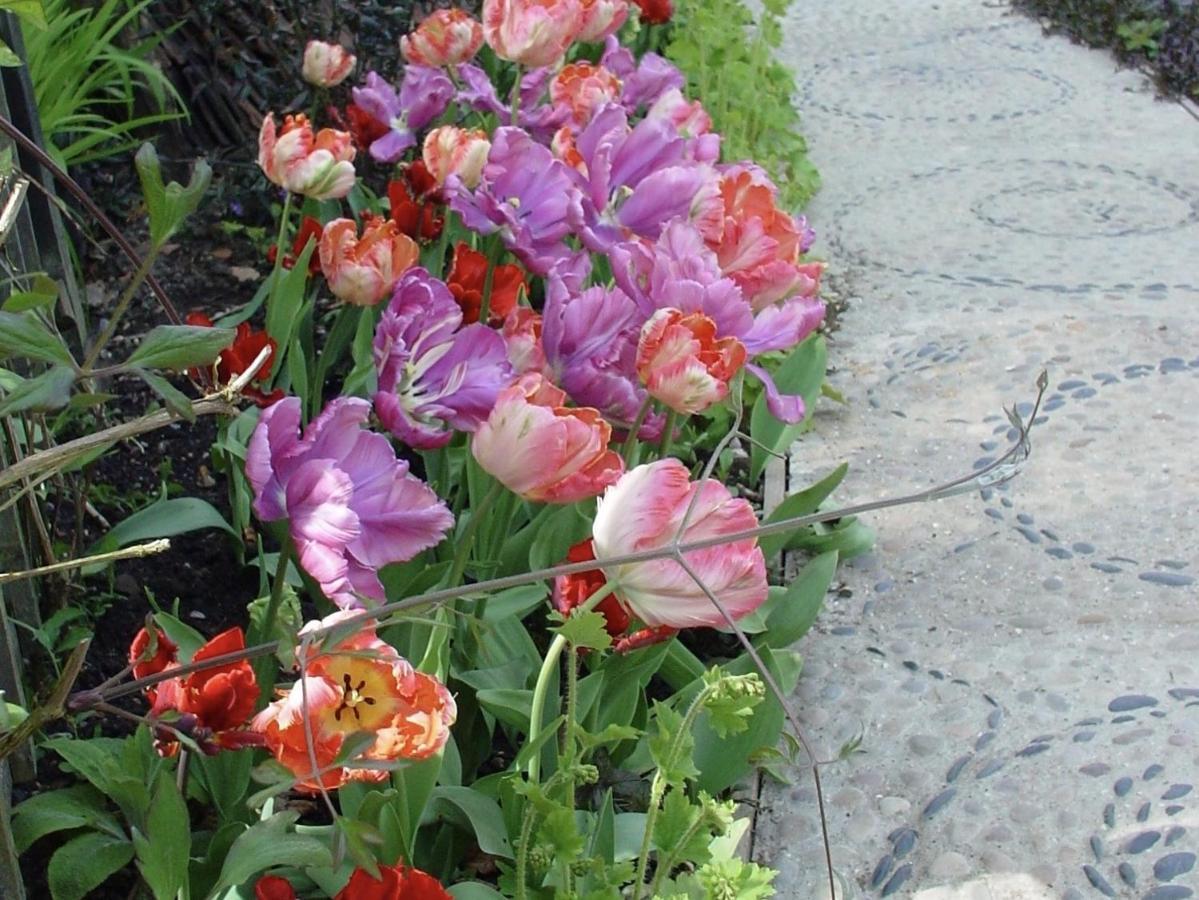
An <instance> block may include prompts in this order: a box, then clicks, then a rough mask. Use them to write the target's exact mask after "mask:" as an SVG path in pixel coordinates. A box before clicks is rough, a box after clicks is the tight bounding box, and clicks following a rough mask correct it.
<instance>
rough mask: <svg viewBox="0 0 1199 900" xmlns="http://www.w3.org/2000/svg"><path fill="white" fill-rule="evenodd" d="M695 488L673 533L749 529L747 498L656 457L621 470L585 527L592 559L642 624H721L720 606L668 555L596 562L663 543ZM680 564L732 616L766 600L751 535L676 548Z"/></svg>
mask: <svg viewBox="0 0 1199 900" xmlns="http://www.w3.org/2000/svg"><path fill="white" fill-rule="evenodd" d="M697 493H698V495H699V497H698V499H696V501H695V508H694V509H692V510H691V515H690V516H689V517H688V518H687V523H688V524H687V527H686V528H685V529H684V530H683V534H682V536H681V540H682V542H683V543H686V542H688V541H697V540H703V539H704V538H712V537H717V536H720V535H727V534H735V533H736V532H739V531H748V530H750V529H752V528H756V527H757V524H758V520H757V516H755V515H754V511H753V507H752V506H750V504H749V501H748V500H745V499H742V498H737V497H733V496H732V495H731V494H730V493H729V491H728V488H726V487H725V486H724V485H723V484H721V483H720V482H718V481H714V480H712V479H709V480H707V481H703V482H692V481H691V476H690V474H689V473H688V471H687V467H686V466H684V465H683V464H682V463H681V462H679V460H677V459H674V458H667V459H660V460H658V461H657V462H652V463H648V464H647V465H643V466H638V467H637V468H635V469H632V470H630V471H629V472H626V473H625V475H624V477H622V478H621V479H620V481H618V482H617V483H616V485H615V486H614V487H611V488H609V489H608V490H607V492H605V494H604V496H603V497H601V498H600V501H599V507H598V509H597V511H596V515H595V525H594V527H593V530H592V534H593V535H594V538H595V558H596V559H597V560H598V561H599V564H600V567H601V569H602V570H603V572H604V575H605V576H606V577H607V579H608V581H610V582H611V583H612V584H613V585H614V589H615V594H616V597H617V599H619V600H620V601H621V602H622V603H624V604H625V605H626V606H627V607H628V609H629V610H630V611H632V613H633V614H634V615H635V616H636V617H637V618H638V619H640V620H641V621H642V622H644V623H645V624H646V625H649V626H652V627H663V626H665V627H670V628H695V627H700V626H709V627H711V626H722V625H724V624H725V622H724V619H723V617H722V616H721V614H720V612H719V611H718V610H717V609H716V607H715V606H714V605H713V603H712V601H711V600H709V599H708V596H707V594H705V593H704V591H703V590H702V589H701V588H700V587H699V586H698V585H697V584H696V583H695V581H694V580H693V579H692V578H691V576H690V575H688V574H687V572H686V571H685V570H684V569H683V567H682V566H680V565H679V564H678V563H677V562H675V561H674V560H672V559H654V560H650V561H648V562H639V563H626V564H625V565H619V566H613V565H604V560H605V559H611V558H612V557H615V556H622V555H625V554H628V553H636V552H640V551H644V550H657V549H661V548H666V547H669V546H670V545H671V544H672V543H673V542H674V539H675V535H676V534H677V533H678V530H679V526H680V525H681V524H682V522H683V518H684V516H686V514H687V510H688V507H690V506H691V502H692V498H693V497H694V496H695V495H696V494H697ZM683 558H684V559H685V560H686V561H687V564H688V565H689V566H690V567H691V568H692V569H693V570H694V571H695V573H696V574H697V575H698V576H699V577H700V579H702V580H703V582H704V584H705V585H707V587H708V589H709V590H711V592H712V593H713V594H714V595H715V596H716V597H717V598H719V599H720V601H721V602H722V603H723V604H724V606H725V607H726V608H727V609H728V611H729V613H730V615H732V617H733V618H734V619H740V618H741V617H743V616H746V615H748V614H749V613H751V612H753V611H754V610H755V609H757V608H758V607H759V606H761V605H762V603H763V602H764V601H765V600H766V591H767V585H766V560H765V559H764V557H763V556H762V549H761V548H760V547H759V546H758V542H757V539H756V538H744V539H742V540H739V541H733V542H730V543H727V544H718V545H716V546H714V547H708V548H706V549H703V550H692V551H690V552H688V553H685V554H683Z"/></svg>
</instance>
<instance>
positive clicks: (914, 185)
mask: <svg viewBox="0 0 1199 900" xmlns="http://www.w3.org/2000/svg"><path fill="white" fill-rule="evenodd" d="M791 16H792V17H791V20H790V22H789V24H788V31H787V38H786V42H785V44H784V48H783V49H784V52H785V53H786V54H787V55H788V56H789V57H790V58H791V59H792V61H793V62H794V64H795V66H796V68H797V70H798V71H799V72H801V73H802V76H803V79H804V82H803V85H802V89H801V93H800V97H799V98H798V102H799V103H800V105H801V109H802V111H803V112H804V113H805V115H806V120H805V121H806V130H807V134H808V137H809V139H810V143H811V146H812V149H813V156H814V158H815V162H816V164H817V165H818V166H819V167H820V170H821V172H822V173H823V175H824V178H825V187H824V190H823V192H822V193H821V194H820V195H819V197H818V198H817V200H816V202H815V203H814V204H813V206H812V208H811V210H810V211H809V214H810V217H811V219H812V220H813V222H814V223H815V224H816V225H817V227H818V228H819V229H820V230H821V233H822V238H821V241H820V243H819V245H818V246H817V251H818V252H821V253H823V254H825V255H827V257H828V258H829V259H830V260H832V266H833V267H832V270H831V271H832V275H833V281H834V283H835V284H837V285H838V286H840V287H841V288H842V289H843V290H844V291H845V292H846V293H847V294H849V295H850V296H851V306H850V310H849V312H848V313H847V314H846V315H845V316H844V317H843V319H842V322H841V330H840V332H839V333H838V334H837V335H836V336H835V342H834V346H833V348H832V349H831V353H830V358H831V359H832V360H833V361H834V362H835V364H836V365H837V367H838V369H837V371H836V372H834V373H833V374H832V375H831V376H830V380H831V382H832V384H833V385H834V386H835V387H837V388H838V389H839V390H841V391H842V392H843V393H844V395H845V397H846V399H847V401H848V406H847V407H845V408H844V409H839V408H836V407H834V406H833V405H832V404H829V403H825V404H823V405H822V408H821V411H820V413H819V420H820V421H819V422H818V425H817V428H816V430H815V431H814V433H813V434H812V435H810V436H809V437H807V438H805V439H804V440H803V441H802V442H801V443H800V444H799V445H797V446H796V448H795V451H794V456H793V459H792V460H791V462H790V467H791V473H790V474H791V481H792V483H793V484H796V485H801V484H806V483H809V482H811V481H812V480H814V479H815V477H817V476H818V475H820V474H823V473H825V472H827V471H829V470H830V469H831V468H833V467H834V466H835V465H836V464H837V463H838V462H839V461H841V460H844V459H848V460H849V462H850V474H849V476H848V478H847V479H846V482H845V483H844V484H843V485H842V487H841V489H840V490H839V491H838V493H837V495H836V497H835V499H838V500H840V501H842V502H851V501H857V500H864V499H869V498H875V497H881V496H888V495H894V494H897V493H906V492H908V491H911V490H916V489H919V488H921V487H923V486H928V485H931V484H934V483H937V482H940V481H943V480H946V479H948V478H950V477H953V476H955V475H958V474H960V473H962V472H964V471H969V470H970V468H971V467H972V466H974V467H979V466H981V465H984V464H985V463H984V460H989V459H991V458H993V456H994V455H995V454H996V453H997V452H1000V451H1001V450H1002V449H1003V447H1004V446H1005V445H1006V441H1007V438H1008V436H1009V425H1008V423H1007V420H1006V418H1005V417H1004V415H1003V412H1002V407H1003V406H1004V405H1005V404H1007V405H1010V404H1012V403H1018V404H1019V408H1020V409H1021V411H1025V412H1026V411H1027V409H1028V406H1027V405H1026V401H1029V400H1031V399H1032V398H1033V396H1034V394H1035V387H1034V382H1035V380H1036V377H1037V375H1038V373H1039V372H1040V371H1041V370H1042V369H1046V370H1048V373H1049V384H1050V388H1049V392H1048V394H1047V396H1046V399H1047V403H1046V405H1045V407H1044V415H1043V416H1042V417H1041V418H1040V419H1039V420H1038V427H1037V428H1036V429H1035V431H1034V435H1033V456H1032V459H1031V461H1030V462H1029V464H1028V466H1027V467H1026V470H1025V472H1024V473H1023V474H1022V475H1021V476H1020V477H1019V478H1018V479H1017V480H1016V481H1014V482H1012V483H1011V484H1009V485H1005V486H1003V487H1002V488H1001V489H995V490H989V491H984V492H982V493H981V494H979V493H975V494H972V495H966V496H960V497H957V498H953V499H950V500H946V501H942V502H940V503H937V504H927V505H924V506H920V507H909V508H903V509H897V510H892V511H889V512H885V513H878V514H875V515H873V516H872V517H871V518H870V521H871V524H873V525H874V526H875V527H876V528H877V529H878V532H879V534H880V540H879V543H878V545H877V547H876V550H875V552H874V553H872V554H870V555H869V556H867V557H863V558H859V559H857V560H854V561H853V562H852V563H851V564H850V565H849V566H848V567H846V568H845V570H844V583H843V584H840V585H834V590H833V591H832V592H831V593H830V595H829V598H828V601H827V604H826V609H825V612H824V613H823V614H822V617H821V619H820V621H819V623H818V626H817V628H816V629H814V630H813V632H812V633H811V634H810V635H809V636H808V637H807V638H806V639H805V640H804V641H803V642H801V644H800V645H799V648H798V649H799V650H800V651H801V652H803V653H804V654H805V656H806V660H807V663H806V670H805V674H804V677H803V678H802V679H801V683H800V688H799V691H798V698H797V702H798V705H799V707H800V709H801V711H802V715H803V718H804V720H805V722H806V723H807V725H808V727H809V728H810V730H811V736H812V738H813V739H814V741H815V743H816V744H817V745H818V746H820V747H822V748H823V750H822V752H823V753H825V754H826V755H827V756H829V757H833V756H836V753H837V750H838V749H839V748H840V747H841V746H842V744H843V743H844V742H845V741H847V740H849V739H851V738H853V737H854V736H855V735H858V734H860V735H861V736H862V739H863V742H862V752H860V753H857V754H855V755H854V756H852V757H851V758H850V759H849V760H848V761H846V762H839V763H832V764H830V765H829V766H828V767H826V768H825V769H824V775H825V782H826V784H825V786H826V795H827V796H828V798H829V807H828V810H829V820H830V830H831V836H832V841H833V852H834V863H835V865H836V868H837V870H838V872H839V873H840V874H841V875H842V876H843V877H844V879H845V880H846V882H847V883H848V884H849V885H850V890H849V891H848V893H847V894H846V896H857V897H864V898H875V897H914V898H918V900H950V898H961V900H974V898H979V900H1009V898H1012V900H1015V898H1047V900H1048V898H1070V900H1082V898H1097V897H1135V898H1145V900H1170V898H1185V897H1192V896H1195V892H1196V891H1197V890H1199V863H1197V861H1196V853H1197V852H1199V788H1197V787H1194V786H1197V785H1199V542H1197V540H1196V535H1197V532H1199V467H1196V465H1195V462H1196V458H1197V452H1196V448H1195V445H1196V442H1197V441H1199V341H1197V340H1196V338H1199V165H1197V160H1199V151H1197V149H1196V148H1197V147H1199V123H1197V122H1196V121H1195V120H1194V119H1193V118H1191V117H1190V116H1189V115H1188V114H1187V113H1186V112H1184V111H1183V110H1182V109H1180V108H1179V107H1178V106H1176V105H1174V104H1170V103H1163V102H1157V101H1155V100H1154V98H1153V93H1152V89H1151V87H1150V86H1149V85H1148V84H1147V83H1146V82H1145V79H1144V78H1143V77H1142V76H1140V75H1138V74H1136V73H1132V72H1128V71H1118V70H1116V68H1115V66H1114V63H1113V62H1112V60H1111V58H1110V57H1108V56H1107V55H1106V54H1104V53H1101V52H1096V51H1090V50H1086V49H1082V48H1079V47H1076V46H1073V45H1071V44H1070V43H1069V42H1067V41H1066V40H1064V39H1060V38H1046V37H1043V36H1042V34H1041V30H1040V28H1039V27H1038V26H1037V25H1036V24H1035V23H1032V22H1030V21H1029V20H1026V19H1024V18H1021V17H1019V16H1012V15H1010V14H1008V12H1007V10H1006V9H1005V8H1004V7H1003V6H1001V5H997V4H993V3H992V4H984V3H981V2H977V0H939V2H936V3H931V2H928V0H855V2H846V0H803V2H800V3H797V4H795V5H794V8H793V12H792V14H791ZM793 774H794V780H793V783H792V784H790V785H779V784H777V783H768V784H767V785H766V786H765V787H764V789H763V798H762V801H763V804H762V809H761V814H760V815H759V818H758V827H757V832H756V837H755V847H754V853H755V856H756V857H757V858H758V859H759V860H760V861H762V862H764V863H767V864H769V865H772V866H774V867H776V868H778V869H779V870H780V872H781V875H780V878H779V880H778V885H779V887H780V895H781V896H783V897H794V898H803V900H812V898H825V897H827V895H828V891H827V885H825V884H824V882H823V880H822V877H821V874H822V854H821V850H820V846H821V844H820V832H819V826H818V819H817V816H816V809H815V802H814V793H813V790H812V785H811V782H810V779H808V778H807V777H806V776H805V774H804V773H803V772H802V771H797V772H795V773H793Z"/></svg>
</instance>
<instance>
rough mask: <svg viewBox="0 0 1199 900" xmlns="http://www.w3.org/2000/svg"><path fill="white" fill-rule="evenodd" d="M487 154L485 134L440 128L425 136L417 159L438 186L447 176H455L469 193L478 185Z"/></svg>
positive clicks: (488, 149) (471, 130)
mask: <svg viewBox="0 0 1199 900" xmlns="http://www.w3.org/2000/svg"><path fill="white" fill-rule="evenodd" d="M490 152H491V141H489V140H487V132H485V131H481V130H480V129H478V128H458V127H457V126H456V125H442V126H441V127H440V128H434V129H433V130H432V131H430V132H429V134H428V136H426V137H425V146H424V148H423V149H422V150H421V158H422V159H423V160H424V163H425V168H427V169H428V170H429V174H430V175H432V176H433V179H434V180H435V181H436V182H437V186H438V187H441V185H443V184H445V180H446V179H447V178H448V177H449V176H450V175H457V176H458V177H459V178H461V179H462V183H463V184H464V185H466V186H467V187H468V188H471V189H472V190H473V189H474V188H475V187H477V186H478V184H479V177H480V176H481V175H482V174H483V166H484V165H485V164H486V163H487V154H488V153H490Z"/></svg>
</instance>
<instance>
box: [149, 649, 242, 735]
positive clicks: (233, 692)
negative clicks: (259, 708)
mask: <svg viewBox="0 0 1199 900" xmlns="http://www.w3.org/2000/svg"><path fill="white" fill-rule="evenodd" d="M245 646H246V637H245V634H243V632H242V630H241V629H240V628H230V629H229V630H228V631H223V632H221V633H220V634H218V635H217V636H216V637H214V638H213V639H212V640H210V641H208V642H207V643H206V644H204V646H203V647H201V648H200V649H199V650H197V651H196V652H195V655H193V656H192V658H191V660H190V662H193V663H197V662H203V661H204V660H206V659H212V658H213V657H217V656H224V655H225V654H227V653H234V652H236V651H238V650H244V649H245ZM171 668H173V667H172V666H167V667H166V668H165V669H163V670H162V671H169V670H170V669H171ZM147 693H149V692H147ZM258 695H259V689H258V680H257V679H256V678H255V677H254V670H253V669H252V668H251V667H250V664H249V663H248V662H246V661H245V660H244V659H240V660H237V661H236V662H229V663H224V664H222V665H219V666H214V667H212V668H209V669H200V670H199V671H196V672H191V673H190V674H188V675H184V676H182V677H179V678H171V679H169V680H167V681H163V682H160V683H159V684H158V685H157V686H156V690H155V695H154V697H153V700H152V703H153V705H152V707H151V710H150V714H151V716H153V717H156V718H161V717H162V716H163V715H165V714H168V713H178V714H179V716H180V721H186V723H187V726H188V727H187V729H186V730H188V731H190V733H191V735H192V737H194V738H195V739H196V742H197V743H198V744H199V745H200V748H201V749H202V750H204V752H205V753H216V752H217V751H218V750H220V749H221V748H227V749H235V748H238V747H242V746H246V745H248V744H252V743H258V742H259V741H258V740H257V739H256V738H255V737H254V736H253V735H250V734H248V733H247V732H245V731H243V730H241V729H242V726H243V725H245V724H246V720H247V719H249V717H250V715H251V714H252V713H253V712H254V707H255V706H256V705H257V704H258ZM164 735H169V732H165V731H164ZM178 749H179V745H178V743H176V742H175V741H174V740H173V739H172V738H171V737H169V736H164V737H162V738H160V741H159V752H160V753H162V754H163V755H164V756H173V755H174V754H175V753H176V752H177V751H178Z"/></svg>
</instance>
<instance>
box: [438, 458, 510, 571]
mask: <svg viewBox="0 0 1199 900" xmlns="http://www.w3.org/2000/svg"><path fill="white" fill-rule="evenodd" d="M503 490H504V486H503V485H502V484H500V482H498V481H496V482H494V483H492V485H491V488H490V489H489V490H488V491H487V493H486V495H484V497H483V500H482V502H480V503H479V505H478V506H477V507H475V509H474V511H473V512H472V513H471V517H470V521H469V522H467V523H466V529H465V530H464V531H463V532H462V537H461V538H460V539H459V540H458V549H457V551H455V553H454V564H453V566H451V567H450V578H449V581H448V582H447V584H448V585H449V586H450V587H457V586H458V583H459V582H461V581H462V576H463V575H464V574H465V573H466V563H467V561H468V560H469V559H470V551H471V548H472V547H473V546H474V543H475V535H477V534H478V533H479V526H480V525H481V524H482V522H483V520H484V519H485V518H487V513H488V512H490V510H491V507H493V506H494V505H495V501H496V500H498V499H499V496H500V494H501V493H502V492H503Z"/></svg>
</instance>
